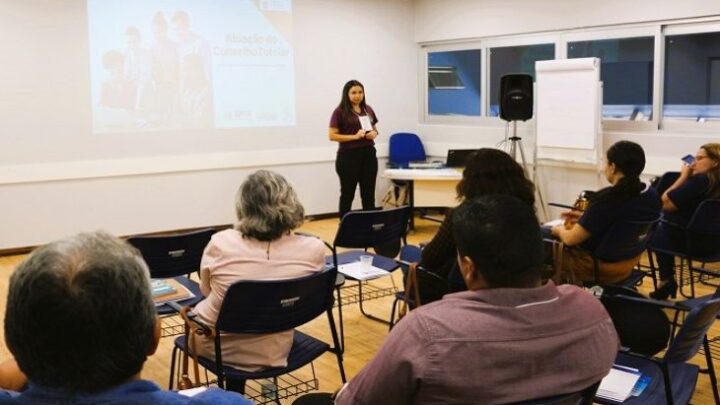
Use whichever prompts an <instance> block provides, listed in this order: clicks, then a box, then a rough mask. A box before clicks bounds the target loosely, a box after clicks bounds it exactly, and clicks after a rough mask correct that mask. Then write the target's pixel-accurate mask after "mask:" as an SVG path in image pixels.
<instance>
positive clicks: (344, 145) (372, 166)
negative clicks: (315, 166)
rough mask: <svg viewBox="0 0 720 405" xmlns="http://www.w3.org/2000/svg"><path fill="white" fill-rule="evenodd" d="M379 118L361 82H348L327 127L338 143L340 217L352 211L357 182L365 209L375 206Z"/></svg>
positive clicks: (336, 162)
mask: <svg viewBox="0 0 720 405" xmlns="http://www.w3.org/2000/svg"><path fill="white" fill-rule="evenodd" d="M377 122H378V119H377V115H375V111H373V109H372V108H370V106H369V105H367V104H366V103H365V88H364V87H363V85H362V83H360V82H359V81H357V80H350V81H349V82H347V83H345V86H344V87H343V91H342V98H341V100H340V105H338V107H337V108H336V109H335V111H333V113H332V117H330V129H329V130H328V136H329V138H330V140H331V141H333V142H337V143H338V151H337V157H336V159H335V171H336V172H337V174H338V177H340V203H339V210H338V211H339V213H340V218H342V217H343V216H344V215H345V214H346V213H347V212H348V211H350V209H351V207H352V202H353V198H354V197H355V189H356V188H357V185H358V183H360V198H361V199H362V207H363V210H372V209H375V180H376V178H377V171H378V162H377V157H376V156H375V138H377V136H378V131H377V128H376V127H375V124H377Z"/></svg>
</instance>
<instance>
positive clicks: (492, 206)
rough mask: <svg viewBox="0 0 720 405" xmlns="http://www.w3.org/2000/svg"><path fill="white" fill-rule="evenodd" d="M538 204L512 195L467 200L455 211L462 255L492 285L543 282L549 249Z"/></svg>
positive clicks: (520, 285) (455, 231)
mask: <svg viewBox="0 0 720 405" xmlns="http://www.w3.org/2000/svg"><path fill="white" fill-rule="evenodd" d="M533 208H534V207H532V206H529V205H528V204H526V203H525V201H522V200H520V199H519V198H515V197H513V196H510V195H500V194H491V195H484V196H481V197H477V198H473V199H466V200H465V201H464V202H463V203H462V204H460V206H458V207H457V208H455V209H454V210H453V213H452V228H453V237H454V238H455V244H456V246H457V250H458V253H459V254H460V256H469V257H470V258H471V259H472V261H473V262H474V263H475V271H476V272H477V273H479V274H480V275H482V277H483V279H485V281H486V282H487V284H488V286H489V287H491V288H528V287H533V286H534V285H536V284H537V283H538V282H539V281H540V271H541V269H542V267H543V260H544V257H545V251H544V248H543V242H542V237H541V235H540V224H539V223H538V220H537V217H536V216H535V210H534V209H533Z"/></svg>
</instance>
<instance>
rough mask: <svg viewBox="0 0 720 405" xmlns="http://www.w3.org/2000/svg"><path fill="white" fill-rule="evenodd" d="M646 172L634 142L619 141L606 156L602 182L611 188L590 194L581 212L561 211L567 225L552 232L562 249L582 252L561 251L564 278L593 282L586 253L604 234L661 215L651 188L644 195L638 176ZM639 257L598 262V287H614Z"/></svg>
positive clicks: (593, 277) (657, 198) (640, 151)
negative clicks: (619, 224)
mask: <svg viewBox="0 0 720 405" xmlns="http://www.w3.org/2000/svg"><path fill="white" fill-rule="evenodd" d="M644 169H645V152H644V151H643V149H642V147H641V146H640V145H638V144H636V143H634V142H629V141H620V142H617V143H615V144H614V145H612V146H611V147H610V148H609V149H608V150H607V152H606V159H605V178H606V179H607V181H608V182H610V184H611V186H610V187H606V188H604V189H602V190H599V191H598V192H596V193H593V194H592V196H591V197H590V199H589V204H588V208H587V210H586V211H585V212H580V211H575V210H573V211H570V212H565V213H563V217H564V218H566V220H567V224H566V225H557V226H555V227H553V228H552V234H553V235H554V236H556V237H558V238H559V239H560V240H562V242H563V243H564V244H565V245H567V246H580V247H581V248H583V249H582V250H578V249H566V250H565V251H564V252H563V262H562V271H563V273H564V274H563V275H561V276H560V277H559V278H563V276H569V278H570V279H571V280H572V279H573V278H574V279H575V280H576V281H591V280H594V279H595V275H594V265H593V260H592V257H591V256H590V252H593V251H594V250H595V249H596V248H597V247H598V244H599V243H600V241H601V240H602V238H603V237H604V236H605V233H606V232H607V231H608V230H610V228H611V227H612V226H613V225H614V224H615V223H617V222H620V221H646V220H647V221H651V220H654V219H656V218H658V217H659V216H660V209H661V203H660V197H659V196H658V195H657V193H656V192H655V190H654V189H652V188H650V189H648V190H647V191H645V184H643V183H642V182H641V181H640V174H641V173H642V171H643V170H644ZM639 259H640V257H639V256H638V257H632V258H628V259H626V260H622V261H619V262H601V263H600V266H599V280H595V281H597V282H599V283H616V282H619V281H622V280H624V279H625V278H627V277H628V276H629V275H630V272H631V271H632V268H633V267H634V266H635V265H636V264H637V262H638V260H639Z"/></svg>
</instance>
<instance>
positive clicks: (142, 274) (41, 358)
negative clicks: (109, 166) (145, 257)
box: [0, 232, 250, 405]
mask: <svg viewBox="0 0 720 405" xmlns="http://www.w3.org/2000/svg"><path fill="white" fill-rule="evenodd" d="M5 338H6V339H7V344H8V347H9V349H10V351H11V352H12V353H13V355H14V356H15V359H16V360H17V363H18V364H19V366H20V369H21V370H22V371H23V372H24V373H25V374H27V376H28V379H29V387H28V389H27V390H26V391H23V392H22V393H20V394H19V395H18V396H11V395H10V394H8V393H4V394H2V395H0V404H51V403H62V404H113V405H120V404H141V403H142V404H249V403H250V401H248V400H247V399H245V398H243V397H242V396H240V395H239V394H236V393H231V392H225V391H222V390H218V389H209V390H207V391H205V392H202V393H200V394H198V395H196V396H195V397H193V398H188V397H184V396H182V395H180V394H178V393H175V392H169V391H163V390H161V389H160V388H159V387H158V386H157V385H155V384H153V383H151V382H149V381H144V380H141V379H140V370H141V369H142V367H143V363H145V360H146V359H147V357H148V356H149V355H152V354H153V353H154V352H155V349H156V348H157V345H158V341H159V338H160V324H159V322H158V319H157V317H156V314H155V305H154V303H153V300H152V297H151V292H150V281H149V272H148V269H147V266H146V265H145V263H144V262H143V261H142V259H141V257H140V256H139V254H138V253H137V252H136V251H135V250H134V249H133V248H131V247H130V246H129V245H127V244H126V243H124V242H122V241H121V240H119V239H117V238H115V237H113V236H110V235H108V234H106V233H102V232H98V233H91V234H80V235H77V236H74V237H70V238H67V239H63V240H60V241H57V242H53V243H51V244H49V245H47V246H43V247H41V248H38V249H37V250H35V251H34V252H33V253H32V254H31V255H30V257H28V259H27V260H25V261H24V262H23V263H22V264H20V266H19V267H18V268H17V270H15V272H14V273H13V275H12V277H11V278H10V287H9V291H8V298H7V310H6V314H5Z"/></svg>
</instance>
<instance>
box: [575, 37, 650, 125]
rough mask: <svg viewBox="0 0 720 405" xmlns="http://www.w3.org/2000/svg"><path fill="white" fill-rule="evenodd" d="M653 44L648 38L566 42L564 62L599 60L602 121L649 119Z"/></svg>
mask: <svg viewBox="0 0 720 405" xmlns="http://www.w3.org/2000/svg"><path fill="white" fill-rule="evenodd" d="M654 42H655V39H654V37H652V36H649V37H637V38H619V39H601V40H592V41H576V42H568V47H567V57H568V59H571V58H589V57H596V58H600V61H601V65H600V77H601V80H602V82H603V118H604V119H614V120H637V121H647V120H650V119H651V118H652V104H653V68H654V66H653V65H654V59H655V57H654V52H655V50H654V49H655V47H654Z"/></svg>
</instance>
